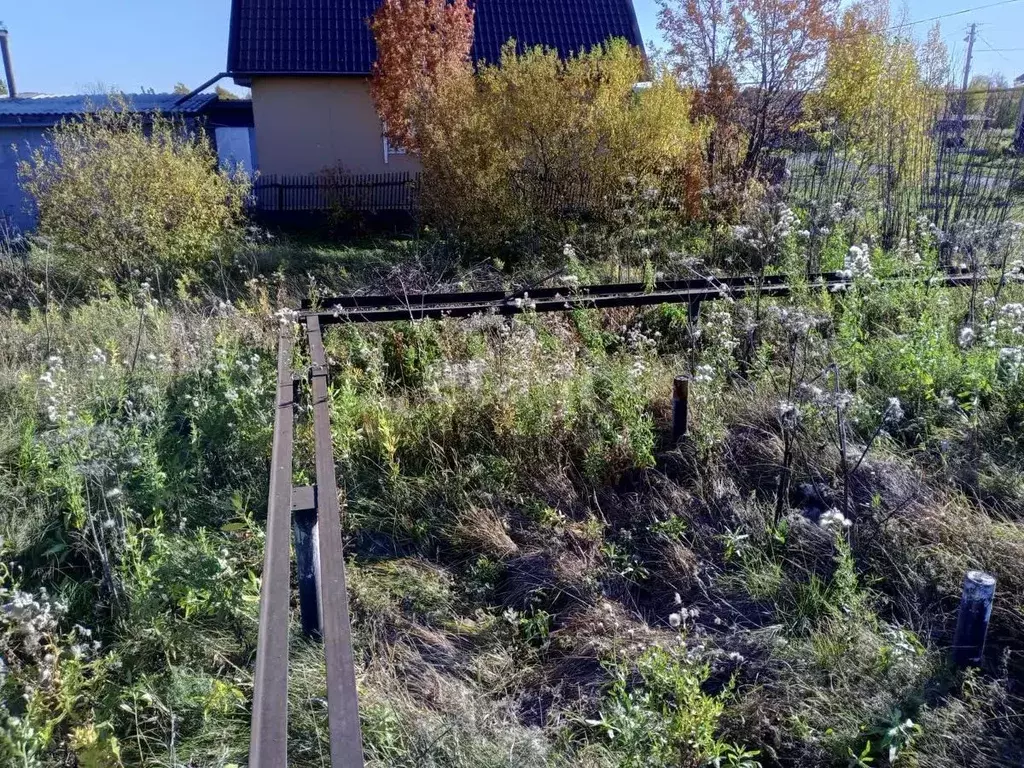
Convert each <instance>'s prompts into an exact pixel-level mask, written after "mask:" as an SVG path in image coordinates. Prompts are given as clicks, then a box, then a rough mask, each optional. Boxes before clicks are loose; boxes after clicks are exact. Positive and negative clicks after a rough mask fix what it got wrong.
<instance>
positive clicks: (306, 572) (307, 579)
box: [292, 486, 321, 640]
mask: <svg viewBox="0 0 1024 768" xmlns="http://www.w3.org/2000/svg"><path fill="white" fill-rule="evenodd" d="M292 540H293V541H294V542H295V567H296V570H297V571H298V576H299V614H300V616H301V619H302V634H304V635H305V636H306V637H311V638H314V639H317V640H319V639H320V637H321V629H320V628H321V616H320V604H321V601H320V526H319V525H318V523H317V516H316V487H310V486H306V487H302V488H293V489H292Z"/></svg>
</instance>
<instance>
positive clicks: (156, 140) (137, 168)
mask: <svg viewBox="0 0 1024 768" xmlns="http://www.w3.org/2000/svg"><path fill="white" fill-rule="evenodd" d="M19 174H20V176H21V179H22V183H23V185H24V187H25V189H26V190H27V191H28V192H29V193H30V194H31V195H32V197H33V198H34V199H35V202H36V205H37V207H38V212H39V234H40V235H41V236H42V237H43V238H44V239H45V240H47V241H49V244H50V246H51V248H52V249H53V251H54V252H55V253H56V254H57V255H59V256H60V257H62V258H63V259H65V260H67V261H68V262H70V263H73V264H74V265H75V266H76V267H77V269H78V270H80V272H81V274H82V275H83V276H86V277H89V278H98V277H104V276H105V277H110V278H113V279H117V280H119V279H124V278H126V277H129V276H131V275H132V273H133V272H138V273H140V274H143V275H144V276H146V277H154V276H158V277H160V276H163V277H168V278H171V277H173V276H175V275H177V274H180V273H181V272H184V271H187V270H192V269H198V268H201V267H203V266H204V265H207V264H209V263H210V262H211V261H214V260H218V259H224V258H226V257H227V256H228V255H229V254H230V253H231V251H232V248H233V246H235V245H236V244H237V241H238V239H239V235H240V233H241V230H242V222H243V207H244V204H245V200H246V197H247V195H248V192H249V184H248V181H247V179H246V178H245V177H244V176H242V175H240V174H236V173H229V172H226V171H223V170H220V169H219V168H218V165H217V155H216V153H215V152H214V150H213V148H212V147H211V145H210V143H209V141H208V140H207V137H206V135H205V134H204V133H203V132H202V131H198V132H190V131H187V130H186V129H185V127H184V126H183V125H182V124H180V123H179V122H176V121H174V120H172V119H170V118H168V117H165V116H162V115H160V114H146V115H143V114H140V113H138V112H134V111H132V110H131V108H130V104H129V103H128V101H127V100H126V99H125V98H123V97H112V98H111V99H110V105H109V106H107V107H105V108H104V109H101V110H99V111H97V112H95V113H92V114H88V115H86V116H85V117H84V119H82V120H80V121H65V122H64V123H61V124H60V125H59V126H57V128H55V129H54V131H53V133H52V135H51V136H50V140H49V144H48V145H47V146H45V147H43V148H41V149H38V150H36V151H35V152H34V153H33V154H32V155H31V157H29V158H28V159H27V160H25V161H23V162H22V163H21V164H20V166H19Z"/></svg>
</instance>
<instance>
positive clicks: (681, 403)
mask: <svg viewBox="0 0 1024 768" xmlns="http://www.w3.org/2000/svg"><path fill="white" fill-rule="evenodd" d="M689 429H690V377H689V376H676V379H675V381H674V382H673V383H672V440H673V442H678V441H679V439H680V438H682V437H685V436H686V435H687V434H688V433H689Z"/></svg>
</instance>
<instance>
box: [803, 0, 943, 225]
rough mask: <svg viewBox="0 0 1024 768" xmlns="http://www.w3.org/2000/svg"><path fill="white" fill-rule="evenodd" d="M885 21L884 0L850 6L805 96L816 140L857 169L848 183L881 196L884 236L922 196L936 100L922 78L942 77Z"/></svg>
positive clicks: (906, 37)
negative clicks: (817, 80) (815, 85)
mask: <svg viewBox="0 0 1024 768" xmlns="http://www.w3.org/2000/svg"><path fill="white" fill-rule="evenodd" d="M890 21H891V19H890V15H889V8H888V5H887V3H886V2H885V0H873V1H872V2H862V3H856V4H854V5H852V6H850V7H849V8H847V9H846V10H845V11H844V13H843V18H842V22H841V25H840V30H839V32H838V34H837V35H836V36H835V37H834V38H833V39H832V41H831V42H830V43H829V46H828V53H827V56H826V61H825V75H824V80H823V83H822V86H821V88H820V89H819V90H818V91H817V92H816V93H814V94H811V95H810V96H809V97H808V107H809V110H808V111H809V113H810V115H811V116H812V119H813V121H814V122H815V123H816V124H817V126H818V127H819V130H820V133H819V140H820V141H821V142H822V143H823V145H825V146H829V147H831V148H832V149H833V150H835V151H838V152H842V153H844V154H845V157H846V158H847V159H846V160H845V161H844V162H845V166H844V167H846V168H851V167H856V168H857V169H858V170H857V172H856V173H851V174H850V175H849V176H850V178H855V177H857V176H859V178H860V179H861V180H862V181H864V182H865V183H867V184H869V186H870V187H871V189H872V191H874V192H876V193H877V194H878V195H879V197H880V201H881V209H882V211H883V213H882V217H883V219H884V221H883V222H881V226H882V230H883V236H886V237H889V236H894V235H895V234H896V233H895V228H897V227H898V226H899V225H900V224H901V223H904V222H902V221H897V219H899V218H900V211H902V210H904V209H907V208H908V207H909V206H910V201H909V197H911V196H913V195H915V194H917V193H918V192H919V187H920V183H921V179H922V174H923V173H924V172H925V169H926V168H927V167H928V166H929V164H930V162H931V159H932V157H933V150H934V146H933V138H932V130H931V129H932V126H933V125H934V118H935V114H936V108H937V107H938V106H939V101H938V99H939V98H941V97H940V96H939V95H937V94H936V93H935V89H934V88H933V87H931V86H930V85H929V83H928V82H926V80H925V76H926V75H927V77H928V78H929V79H932V80H937V79H938V78H940V77H941V74H938V75H937V74H936V72H938V71H939V70H940V69H941V67H940V65H939V63H938V62H937V61H934V60H930V61H928V72H923V71H922V67H921V64H920V63H919V55H920V54H919V51H918V48H917V46H916V45H915V43H914V42H913V40H911V39H910V36H909V33H908V32H907V31H906V30H902V29H899V28H896V29H894V28H893V27H892V26H891V24H890ZM933 58H934V57H933Z"/></svg>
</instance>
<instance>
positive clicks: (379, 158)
mask: <svg viewBox="0 0 1024 768" xmlns="http://www.w3.org/2000/svg"><path fill="white" fill-rule="evenodd" d="M252 104H253V115H254V117H255V122H256V157H257V162H258V164H259V169H260V173H261V174H263V175H264V176H284V175H301V174H313V173H319V172H321V171H325V170H330V169H339V168H340V169H341V170H343V171H344V172H347V173H402V172H406V171H408V172H412V173H415V172H417V171H419V170H420V164H419V161H418V160H417V159H416V158H415V157H413V156H411V155H404V156H403V155H391V157H390V158H389V159H388V162H387V163H385V162H384V141H383V138H382V127H381V122H380V118H379V117H378V116H377V111H376V109H375V108H374V106H373V100H372V99H371V98H370V84H369V81H368V80H367V79H366V78H365V77H255V78H253V81H252Z"/></svg>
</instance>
